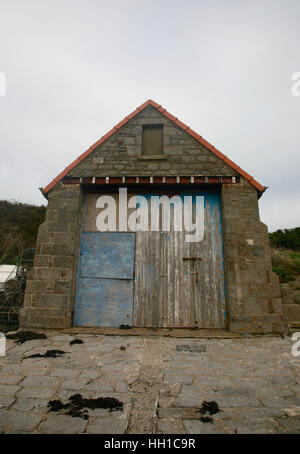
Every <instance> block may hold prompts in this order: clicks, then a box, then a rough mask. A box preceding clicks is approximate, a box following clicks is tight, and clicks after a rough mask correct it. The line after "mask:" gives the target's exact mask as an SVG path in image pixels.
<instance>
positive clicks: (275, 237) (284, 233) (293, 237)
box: [269, 227, 300, 251]
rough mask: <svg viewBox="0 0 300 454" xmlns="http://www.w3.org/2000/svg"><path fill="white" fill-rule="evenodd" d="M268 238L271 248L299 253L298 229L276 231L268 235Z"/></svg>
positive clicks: (299, 231)
mask: <svg viewBox="0 0 300 454" xmlns="http://www.w3.org/2000/svg"><path fill="white" fill-rule="evenodd" d="M269 238H270V243H271V246H272V247H277V248H285V249H291V250H293V251H300V227H296V228H295V229H283V230H276V232H273V233H269Z"/></svg>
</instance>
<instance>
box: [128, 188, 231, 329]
mask: <svg viewBox="0 0 300 454" xmlns="http://www.w3.org/2000/svg"><path fill="white" fill-rule="evenodd" d="M152 195H153V194H152ZM184 195H185V194H182V195H180V196H182V197H183V196H184ZM197 195H198V196H202V197H204V237H203V239H202V240H201V241H198V242H187V241H186V233H187V232H186V231H184V230H183V231H181V232H178V231H174V230H172V228H171V230H170V232H164V231H158V232H136V257H135V292H134V312H133V313H134V315H133V323H134V326H145V327H198V328H223V327H225V325H226V323H225V287H224V267H223V250H222V222H221V208H220V199H219V195H218V194H216V193H197V194H194V195H193V196H194V197H196V196H197ZM171 224H172V223H171Z"/></svg>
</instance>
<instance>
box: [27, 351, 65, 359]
mask: <svg viewBox="0 0 300 454" xmlns="http://www.w3.org/2000/svg"><path fill="white" fill-rule="evenodd" d="M65 353H66V352H64V351H62V350H47V351H46V353H43V354H41V353H35V354H34V355H30V356H27V358H57V357H58V356H62V355H64V354H65Z"/></svg>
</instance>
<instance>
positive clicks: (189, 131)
mask: <svg viewBox="0 0 300 454" xmlns="http://www.w3.org/2000/svg"><path fill="white" fill-rule="evenodd" d="M148 106H152V107H154V108H155V109H156V110H158V112H160V113H161V114H163V115H164V116H165V117H167V118H169V120H171V121H173V123H175V124H176V125H177V126H179V128H181V129H183V130H184V131H185V132H186V133H187V134H189V135H190V136H192V137H193V138H194V139H196V140H197V141H198V142H199V143H201V144H202V145H204V146H205V148H207V149H208V150H210V151H211V152H212V153H213V154H214V155H216V156H217V157H218V158H220V159H222V161H224V162H225V163H226V164H227V165H228V166H230V167H231V168H232V169H234V170H235V171H236V172H237V173H239V174H240V175H242V176H243V177H244V178H245V179H246V180H248V181H249V183H250V184H252V186H254V187H255V188H256V189H257V190H258V191H259V192H260V193H262V192H264V190H265V189H266V188H265V187H264V186H262V185H261V184H260V183H258V181H256V180H255V179H254V178H253V177H252V176H251V175H249V174H248V173H247V172H245V171H244V170H243V169H242V168H241V167H239V166H238V165H236V164H235V163H234V162H233V161H231V159H229V158H228V157H227V156H225V155H224V154H223V153H221V151H219V150H217V148H215V147H214V146H213V145H211V144H210V143H209V142H207V141H206V140H205V139H204V138H203V137H202V136H200V135H199V134H197V133H196V132H195V131H193V130H192V129H191V128H190V127H189V126H187V125H186V124H184V123H182V121H180V120H178V118H176V117H174V115H172V114H170V113H169V112H168V111H167V110H166V109H164V108H163V107H162V106H161V105H159V104H157V103H156V102H154V101H152V100H151V99H148V101H146V102H144V103H143V104H142V105H140V106H139V107H137V108H136V110H134V111H133V112H131V114H129V115H127V117H125V118H124V119H123V120H122V121H120V123H118V124H117V125H116V126H114V127H113V128H112V129H111V130H110V131H108V132H107V133H106V134H105V135H104V136H103V137H101V139H99V140H97V142H95V143H94V144H93V145H92V146H91V147H90V148H88V149H87V150H86V151H85V152H84V153H82V154H81V155H80V156H78V158H77V159H75V161H73V162H72V163H71V164H70V165H69V166H68V167H66V168H65V169H64V170H63V171H62V172H61V173H60V174H59V175H57V177H55V178H54V179H53V180H52V181H51V182H50V183H49V184H48V185H47V186H45V187H44V188H43V189H42V192H43V194H44V195H46V194H47V193H48V192H49V191H50V190H51V189H52V188H53V187H54V186H55V185H56V184H57V183H58V182H59V181H60V180H62V179H63V178H64V177H65V176H66V175H67V174H68V173H69V172H70V170H72V169H73V168H74V167H76V166H77V164H79V163H80V162H81V161H82V160H83V159H85V158H86V157H87V156H89V154H91V153H92V152H93V151H94V150H95V148H97V147H98V146H99V145H101V144H102V143H103V142H105V141H106V140H107V139H109V138H110V137H111V136H112V135H113V134H115V133H116V132H117V131H118V130H119V129H120V128H121V127H122V126H124V125H125V124H126V123H127V122H128V121H129V120H131V119H132V118H134V117H135V116H136V115H138V114H139V113H140V112H141V111H142V110H143V109H145V108H146V107H148Z"/></svg>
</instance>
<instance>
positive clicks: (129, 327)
mask: <svg viewBox="0 0 300 454" xmlns="http://www.w3.org/2000/svg"><path fill="white" fill-rule="evenodd" d="M119 329H132V326H130V325H120V326H119Z"/></svg>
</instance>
